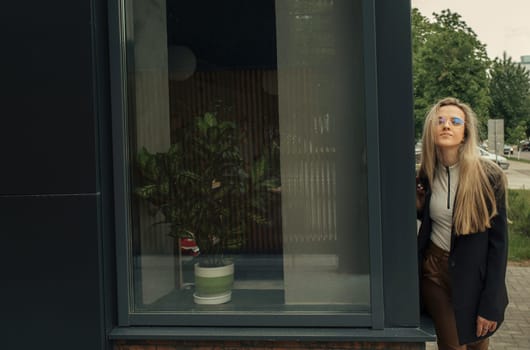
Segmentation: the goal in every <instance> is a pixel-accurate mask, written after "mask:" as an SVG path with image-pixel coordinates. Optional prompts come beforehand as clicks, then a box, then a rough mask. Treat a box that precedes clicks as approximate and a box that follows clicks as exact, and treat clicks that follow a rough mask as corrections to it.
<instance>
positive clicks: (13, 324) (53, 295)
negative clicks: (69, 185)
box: [0, 195, 104, 350]
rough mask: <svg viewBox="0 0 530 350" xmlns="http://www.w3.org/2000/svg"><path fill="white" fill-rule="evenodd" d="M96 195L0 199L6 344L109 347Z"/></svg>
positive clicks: (0, 290) (1, 320) (0, 292)
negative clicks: (104, 328)
mask: <svg viewBox="0 0 530 350" xmlns="http://www.w3.org/2000/svg"><path fill="white" fill-rule="evenodd" d="M97 201H98V198H97V197H96V196H94V195H91V196H68V197H49V196H47V197H22V198H20V197H17V198H6V197H2V198H0V218H1V220H0V232H1V236H0V240H1V243H0V251H1V252H0V276H1V286H0V296H1V300H2V306H1V311H0V312H1V315H2V317H0V329H2V348H3V349H54V350H61V349H64V350H70V349H77V350H85V349H86V350H97V349H104V347H103V345H102V339H104V335H103V334H102V303H101V283H100V269H101V265H100V262H99V255H98V254H97V253H98V251H99V246H100V242H99V240H98V233H97V232H98V215H97Z"/></svg>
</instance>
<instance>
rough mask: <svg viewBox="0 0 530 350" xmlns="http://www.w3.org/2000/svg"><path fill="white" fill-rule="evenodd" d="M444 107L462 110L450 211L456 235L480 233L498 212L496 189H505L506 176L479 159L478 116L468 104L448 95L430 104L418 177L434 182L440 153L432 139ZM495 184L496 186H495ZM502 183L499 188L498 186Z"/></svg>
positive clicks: (492, 163) (487, 226)
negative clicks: (455, 186)
mask: <svg viewBox="0 0 530 350" xmlns="http://www.w3.org/2000/svg"><path fill="white" fill-rule="evenodd" d="M443 106H456V107H458V108H460V109H461V110H462V112H464V115H465V123H464V127H465V130H464V140H463V142H462V144H461V145H460V148H459V151H458V158H459V164H460V176H459V182H458V190H457V195H456V198H455V207H454V211H453V225H454V228H455V231H456V234H459V235H466V234H469V233H474V232H482V231H485V230H486V229H487V228H490V227H491V223H490V221H491V218H493V217H494V216H495V215H497V202H496V199H495V192H496V191H495V189H497V188H501V189H502V190H503V191H505V188H506V185H505V184H506V179H505V176H504V173H503V172H502V170H501V169H500V168H499V167H498V166H497V164H495V163H494V162H491V161H484V160H482V159H481V158H480V155H479V152H478V150H477V147H478V132H477V123H478V121H477V117H476V115H475V113H474V112H473V110H472V109H471V107H469V106H468V105H467V104H465V103H462V102H460V101H459V100H458V99H456V98H453V97H447V98H444V99H442V100H440V101H438V102H437V103H436V104H434V105H433V106H432V108H431V109H430V111H429V112H428V113H427V116H426V118H425V124H424V126H423V137H422V153H421V165H420V176H422V177H426V178H427V180H428V181H429V184H432V183H433V180H434V176H435V169H436V167H437V166H438V164H439V163H440V160H441V155H440V151H439V150H438V149H437V147H436V145H435V143H434V141H435V131H436V128H437V119H438V111H439V109H440V108H441V107H443ZM494 186H495V188H494ZM501 186H502V187H501Z"/></svg>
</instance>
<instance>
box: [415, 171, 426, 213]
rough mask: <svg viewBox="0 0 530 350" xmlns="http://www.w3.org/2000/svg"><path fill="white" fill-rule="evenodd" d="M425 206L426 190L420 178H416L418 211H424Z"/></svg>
mask: <svg viewBox="0 0 530 350" xmlns="http://www.w3.org/2000/svg"><path fill="white" fill-rule="evenodd" d="M424 205H425V188H424V187H423V185H422V184H421V182H420V179H419V177H416V210H417V211H422V210H423V206H424Z"/></svg>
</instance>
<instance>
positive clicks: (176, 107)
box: [128, 0, 370, 313]
mask: <svg viewBox="0 0 530 350" xmlns="http://www.w3.org/2000/svg"><path fill="white" fill-rule="evenodd" d="M205 9H207V11H206V10H205ZM360 19H361V8H360V4H357V2H352V1H349V0H339V1H337V0H335V1H317V0H305V1H295V0H277V1H272V0H267V1H266V0H259V1H252V2H249V1H242V0H232V1H226V2H219V1H213V0H202V1H187V2H184V1H176V0H167V1H164V0H154V1H149V2H146V1H142V0H134V1H133V6H132V7H131V8H130V10H129V13H128V25H129V26H132V28H131V30H129V33H130V38H129V41H130V45H129V46H130V49H131V51H130V52H129V56H130V57H132V59H131V60H130V64H131V67H130V69H131V82H132V83H131V85H130V91H131V96H130V111H131V113H130V116H131V120H130V123H129V125H130V128H131V135H133V136H132V140H131V144H132V145H133V148H134V149H135V150H136V154H135V155H133V159H132V161H131V163H132V168H131V174H132V178H133V183H132V185H133V189H132V191H133V193H134V194H135V195H134V196H133V197H132V198H131V200H132V203H133V213H132V214H133V215H132V218H133V219H132V227H133V230H132V233H131V237H130V247H131V256H132V260H131V261H132V269H131V276H132V285H131V295H132V296H133V298H132V305H131V306H132V310H133V312H138V313H141V312H177V313H178V312H182V313H186V312H192V311H193V312H201V311H207V312H211V311H219V312H241V311H249V312H257V311H267V312H271V311H272V312H280V313H282V312H304V311H310V312H330V311H331V312H356V311H367V310H369V305H370V299H369V294H370V293H369V264H368V261H369V260H368V258H369V257H368V223H367V220H368V219H367V209H366V204H367V190H366V159H365V154H366V152H365V147H366V140H365V126H364V124H365V117H364V106H363V90H362V88H363V76H362V72H363V62H362V50H361V46H362V45H361V44H362V43H361V38H362V33H361V20H360ZM201 123H202V124H201ZM157 153H158V154H157ZM212 252H216V253H222V258H223V259H224V260H226V261H229V262H232V263H233V264H234V276H233V286H232V292H231V297H230V301H228V302H224V303H222V304H219V305H202V304H197V299H196V298H195V299H194V296H193V295H194V294H197V288H198V285H197V283H199V282H197V281H198V280H197V279H196V277H195V276H194V274H195V265H196V264H197V262H198V261H199V260H200V259H201V258H203V257H205V256H211V255H212ZM208 253H209V254H208ZM200 283H202V282H200Z"/></svg>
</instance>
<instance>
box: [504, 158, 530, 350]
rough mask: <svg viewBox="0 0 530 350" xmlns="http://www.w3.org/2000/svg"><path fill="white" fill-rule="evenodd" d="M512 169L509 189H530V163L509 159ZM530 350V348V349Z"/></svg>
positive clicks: (506, 172)
mask: <svg viewBox="0 0 530 350" xmlns="http://www.w3.org/2000/svg"><path fill="white" fill-rule="evenodd" d="M521 153H525V156H526V153H528V154H530V152H521ZM509 162H510V167H509V168H508V170H505V171H504V173H505V174H506V177H507V178H508V188H511V189H527V190H528V189H530V163H525V162H520V161H517V160H516V159H512V158H509ZM529 349H530V348H529Z"/></svg>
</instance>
